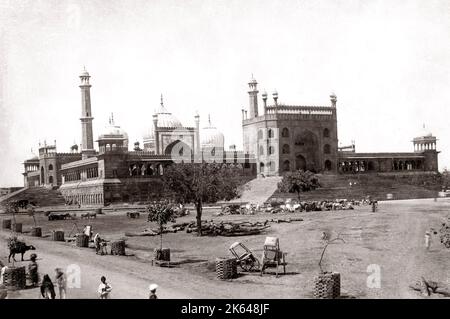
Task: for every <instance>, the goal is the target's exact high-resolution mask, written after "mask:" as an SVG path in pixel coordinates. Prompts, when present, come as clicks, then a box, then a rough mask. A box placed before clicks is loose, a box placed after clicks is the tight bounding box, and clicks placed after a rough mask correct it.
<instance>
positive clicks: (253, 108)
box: [248, 74, 258, 118]
mask: <svg viewBox="0 0 450 319" xmlns="http://www.w3.org/2000/svg"><path fill="white" fill-rule="evenodd" d="M257 84H258V82H256V80H255V79H254V78H253V74H252V78H251V80H250V82H248V87H249V91H248V94H249V96H250V105H249V106H250V118H254V117H257V116H258V89H257V88H256V86H257Z"/></svg>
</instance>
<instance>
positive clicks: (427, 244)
mask: <svg viewBox="0 0 450 319" xmlns="http://www.w3.org/2000/svg"><path fill="white" fill-rule="evenodd" d="M430 246H431V234H430V232H429V231H426V232H425V248H426V249H427V250H430Z"/></svg>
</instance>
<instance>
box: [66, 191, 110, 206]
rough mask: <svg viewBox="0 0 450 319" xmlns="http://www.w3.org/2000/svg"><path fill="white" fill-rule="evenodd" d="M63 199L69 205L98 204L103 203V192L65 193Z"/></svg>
mask: <svg viewBox="0 0 450 319" xmlns="http://www.w3.org/2000/svg"><path fill="white" fill-rule="evenodd" d="M64 199H65V200H66V203H68V204H69V205H74V204H80V205H99V204H103V194H101V193H98V194H77V195H65V196H64Z"/></svg>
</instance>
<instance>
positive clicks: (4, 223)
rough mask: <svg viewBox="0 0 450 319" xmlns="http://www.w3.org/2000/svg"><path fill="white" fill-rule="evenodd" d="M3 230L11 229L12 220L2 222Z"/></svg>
mask: <svg viewBox="0 0 450 319" xmlns="http://www.w3.org/2000/svg"><path fill="white" fill-rule="evenodd" d="M2 228H3V229H11V219H4V220H2Z"/></svg>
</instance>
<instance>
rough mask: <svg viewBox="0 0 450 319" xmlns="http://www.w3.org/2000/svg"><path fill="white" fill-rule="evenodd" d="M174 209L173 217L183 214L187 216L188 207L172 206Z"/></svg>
mask: <svg viewBox="0 0 450 319" xmlns="http://www.w3.org/2000/svg"><path fill="white" fill-rule="evenodd" d="M173 210H174V211H175V218H177V217H183V216H187V215H189V214H190V212H189V209H187V208H184V207H182V206H181V207H174V209H173Z"/></svg>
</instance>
